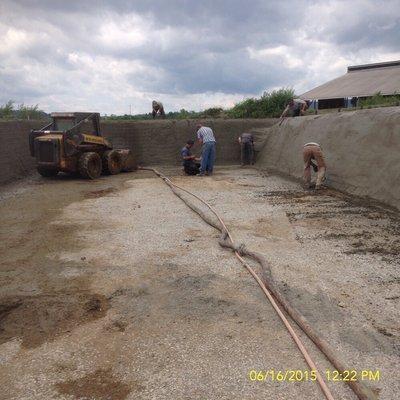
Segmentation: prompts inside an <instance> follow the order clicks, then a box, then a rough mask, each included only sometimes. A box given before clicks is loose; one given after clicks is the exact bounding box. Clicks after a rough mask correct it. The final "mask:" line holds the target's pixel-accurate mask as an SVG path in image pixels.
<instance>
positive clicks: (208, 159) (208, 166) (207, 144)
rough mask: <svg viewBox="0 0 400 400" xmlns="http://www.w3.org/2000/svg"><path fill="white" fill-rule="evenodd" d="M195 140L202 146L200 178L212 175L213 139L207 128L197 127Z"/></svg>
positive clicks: (210, 131)
mask: <svg viewBox="0 0 400 400" xmlns="http://www.w3.org/2000/svg"><path fill="white" fill-rule="evenodd" d="M197 139H198V140H199V144H201V145H202V149H201V165H200V176H204V175H205V174H207V175H212V173H213V169H214V162H215V143H216V141H215V137H214V132H213V130H212V129H211V128H209V127H208V126H202V125H201V124H199V125H197Z"/></svg>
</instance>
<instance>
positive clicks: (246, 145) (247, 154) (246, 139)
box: [238, 133, 254, 167]
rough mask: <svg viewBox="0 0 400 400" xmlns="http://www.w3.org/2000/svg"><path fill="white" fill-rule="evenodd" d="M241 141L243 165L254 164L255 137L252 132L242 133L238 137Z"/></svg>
mask: <svg viewBox="0 0 400 400" xmlns="http://www.w3.org/2000/svg"><path fill="white" fill-rule="evenodd" d="M238 141H239V143H240V159H241V165H242V167H243V166H244V165H248V164H251V165H253V164H254V139H253V135H252V134H251V133H242V134H241V135H240V136H239V139H238Z"/></svg>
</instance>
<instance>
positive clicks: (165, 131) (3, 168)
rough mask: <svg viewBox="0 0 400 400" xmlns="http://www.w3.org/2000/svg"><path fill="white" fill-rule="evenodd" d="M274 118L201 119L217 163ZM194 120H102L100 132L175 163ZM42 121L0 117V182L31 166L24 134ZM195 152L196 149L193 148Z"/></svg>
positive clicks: (142, 159) (153, 159) (234, 157)
mask: <svg viewBox="0 0 400 400" xmlns="http://www.w3.org/2000/svg"><path fill="white" fill-rule="evenodd" d="M275 121H276V120H274V119H247V120H246V119H235V120H224V119H216V120H204V121H202V122H204V125H207V126H211V127H212V128H213V129H214V132H215V136H216V139H217V163H218V164H237V163H239V160H240V149H239V146H238V143H237V137H238V136H239V135H240V133H242V132H244V131H249V130H253V129H257V128H263V127H264V128H265V127H269V126H271V125H273V124H274V123H275ZM198 122H199V121H196V120H178V121H174V120H156V121H130V122H104V123H102V129H103V135H104V136H106V137H107V138H109V139H111V141H112V143H113V144H114V146H115V147H129V148H130V149H131V150H132V151H133V152H134V154H135V156H136V158H137V160H138V161H139V163H141V164H143V165H149V164H169V165H171V164H172V165H178V164H179V163H180V162H181V161H180V149H181V148H182V147H183V146H184V144H185V143H186V141H187V139H189V138H192V139H195V138H196V133H195V131H196V125H197V124H198ZM45 124H46V122H45V121H0V184H2V183H6V182H9V181H12V180H14V179H17V178H20V177H23V176H26V175H27V174H29V173H30V172H32V171H33V170H34V168H35V160H34V159H33V158H32V157H31V156H30V154H29V146H28V134H29V131H30V130H31V129H33V128H36V129H37V128H40V127H42V126H44V125H45ZM197 152H199V149H198V150H197Z"/></svg>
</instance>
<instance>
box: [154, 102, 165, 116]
mask: <svg viewBox="0 0 400 400" xmlns="http://www.w3.org/2000/svg"><path fill="white" fill-rule="evenodd" d="M152 105H153V112H152V114H153V119H154V118H155V117H156V115H157V114H159V115H160V117H161V118H165V111H164V106H163V104H162V103H161V102H160V101H155V100H153V102H152Z"/></svg>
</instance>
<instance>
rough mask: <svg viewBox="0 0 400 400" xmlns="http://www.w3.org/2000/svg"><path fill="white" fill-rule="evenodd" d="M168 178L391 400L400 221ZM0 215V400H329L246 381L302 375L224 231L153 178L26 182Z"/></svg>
mask: <svg viewBox="0 0 400 400" xmlns="http://www.w3.org/2000/svg"><path fill="white" fill-rule="evenodd" d="M161 169H162V170H163V171H164V172H166V173H167V174H168V175H170V176H172V177H173V180H174V181H175V182H177V183H179V184H181V185H183V186H185V187H187V188H190V189H193V190H194V191H195V192H196V193H197V194H199V195H201V196H203V197H204V198H205V199H206V200H208V201H209V202H210V203H211V204H212V205H214V206H215V207H216V208H217V210H218V211H220V212H221V214H222V215H223V216H224V218H225V220H226V222H227V224H228V226H229V227H230V228H231V229H232V231H233V234H234V236H235V238H236V239H237V241H239V242H241V241H243V242H245V243H246V244H247V245H248V246H249V247H250V248H251V249H254V250H257V251H260V252H262V253H264V254H265V255H266V256H267V258H268V259H269V260H270V261H271V264H272V268H273V274H274V276H275V278H276V280H277V281H278V282H279V285H280V288H281V290H282V291H284V292H285V293H286V295H287V296H288V298H289V299H290V300H291V301H292V302H293V303H295V304H296V305H297V307H298V308H299V309H300V310H301V311H302V312H303V314H305V315H306V316H307V318H308V319H309V320H310V322H311V323H312V324H313V325H314V326H315V327H316V328H317V329H318V330H319V331H321V332H323V334H324V336H325V337H326V339H327V340H328V342H329V343H330V344H331V345H332V346H333V347H334V348H335V349H336V350H337V352H338V353H339V354H340V355H341V356H342V358H344V359H345V360H346V361H347V363H348V365H349V368H352V369H356V370H357V371H362V370H372V371H376V370H379V371H380V380H379V381H375V382H370V383H369V384H370V386H371V387H372V388H374V390H375V391H376V393H377V394H379V398H380V399H381V400H389V399H393V400H394V399H396V398H397V395H398V393H399V391H400V385H399V381H398V371H399V368H400V361H399V352H400V349H399V334H400V332H399V325H398V321H399V284H400V272H399V252H400V241H399V219H398V218H399V217H398V214H396V213H393V212H390V211H387V210H384V209H381V208H377V207H371V206H369V205H367V204H364V203H362V202H360V201H356V200H354V199H352V198H351V197H348V196H345V195H342V194H340V193H337V192H334V191H330V190H329V191H322V192H319V193H314V192H304V191H303V190H302V189H301V187H300V186H299V185H298V184H297V183H296V182H292V181H289V180H286V179H284V178H281V177H278V176H274V175H268V174H266V173H261V172H258V171H257V170H255V169H238V168H233V167H232V168H219V169H218V170H217V171H216V174H215V175H214V176H213V177H206V178H198V177H184V176H182V175H181V172H180V171H178V170H177V169H171V168H169V169H163V168H161ZM0 200H1V201H0V213H1V216H2V224H1V226H0V235H1V238H0V239H1V240H0V246H1V249H0V251H1V254H2V257H1V260H0V272H1V274H0V387H1V393H0V398H2V399H3V398H4V399H15V400H17V399H18V400H22V399H29V400H32V399H40V400H43V399H66V400H67V399H68V400H72V399H117V400H122V399H166V398H170V399H241V400H243V399H278V400H279V399H293V398H297V399H307V400H310V399H316V400H317V399H322V398H323V397H322V394H321V392H320V391H319V388H318V386H317V385H316V383H315V382H271V381H270V380H269V379H268V380H267V381H265V382H252V381H250V380H249V379H248V374H249V371H250V370H271V369H273V370H275V371H279V370H282V371H285V370H306V369H307V367H306V364H305V362H304V360H303V359H302V357H301V355H300V354H299V351H298V350H297V348H296V347H295V345H294V343H293V342H292V340H291V339H290V337H289V335H288V333H287V332H286V330H285V329H284V328H283V326H282V323H281V322H280V320H279V319H278V318H277V316H276V315H275V312H274V311H273V309H272V308H271V306H270V305H269V303H268V302H267V301H266V299H265V298H264V296H263V294H262V293H261V291H260V289H259V288H258V287H257V285H256V283H255V282H254V281H253V279H252V278H251V277H250V276H249V275H248V273H247V272H246V271H245V270H244V269H243V268H242V267H241V265H240V264H238V262H237V261H236V259H235V258H234V257H233V255H232V254H231V253H230V252H228V251H226V250H222V249H221V248H220V247H219V245H218V244H217V237H218V235H217V232H216V231H215V230H213V229H212V228H210V227H209V226H208V225H206V224H205V223H204V222H203V221H202V220H200V219H199V218H198V217H197V216H196V215H194V214H193V213H192V212H191V211H190V210H189V209H188V208H187V207H186V206H185V205H184V204H183V203H182V202H181V201H180V200H179V199H178V198H177V197H175V196H174V195H173V194H172V193H171V191H170V190H169V188H168V187H167V186H166V185H165V184H164V183H163V182H162V181H161V180H159V179H157V178H155V177H154V176H153V175H152V174H151V173H150V172H145V171H140V172H137V173H131V174H121V175H118V176H114V177H102V178H101V179H99V180H97V181H93V182H88V181H84V180H78V179H72V178H68V177H63V176H60V177H58V178H56V179H52V180H45V179H41V178H33V179H31V180H30V181H24V182H23V184H22V183H19V184H15V185H13V186H9V187H8V188H6V189H5V190H3V191H2V192H1V197H0ZM300 336H301V338H303V339H304V341H305V343H306V345H307V347H308V348H309V349H310V352H311V354H312V355H313V356H314V358H315V360H316V362H317V365H318V366H319V367H320V369H321V370H322V371H323V372H324V371H325V370H327V369H329V370H332V369H333V368H332V367H331V366H330V365H329V364H328V363H327V362H326V360H325V359H324V358H323V357H322V356H321V355H320V354H319V352H318V351H317V350H316V349H315V348H314V347H313V346H312V344H311V343H310V342H309V341H308V340H307V339H306V338H305V337H304V334H301V333H300ZM328 384H329V387H330V388H331V390H332V392H333V394H334V398H335V399H355V397H354V395H353V394H352V392H351V391H350V390H349V389H348V388H347V387H346V386H345V385H344V384H343V383H341V382H329V383H328Z"/></svg>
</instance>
